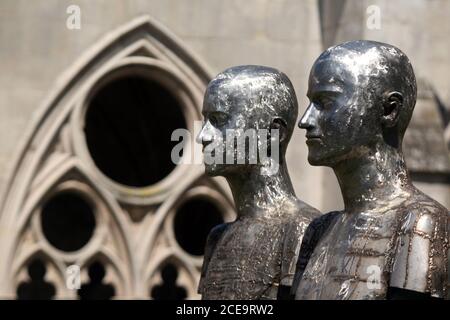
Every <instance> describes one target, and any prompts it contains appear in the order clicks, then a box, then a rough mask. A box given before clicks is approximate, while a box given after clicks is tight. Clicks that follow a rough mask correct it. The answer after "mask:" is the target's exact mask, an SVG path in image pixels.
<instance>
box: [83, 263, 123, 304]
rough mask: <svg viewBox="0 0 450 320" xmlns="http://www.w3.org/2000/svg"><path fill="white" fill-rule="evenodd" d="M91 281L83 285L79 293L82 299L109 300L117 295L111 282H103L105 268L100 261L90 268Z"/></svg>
mask: <svg viewBox="0 0 450 320" xmlns="http://www.w3.org/2000/svg"><path fill="white" fill-rule="evenodd" d="M88 274H89V279H90V281H89V283H86V284H83V285H81V288H80V290H79V291H78V295H79V296H80V299H81V300H109V299H111V298H112V297H114V295H115V291H116V290H115V289H114V287H113V286H112V285H111V284H105V283H103V282H102V281H103V278H104V277H105V274H106V272H105V268H104V267H103V265H102V264H101V263H100V262H94V263H92V264H91V265H90V266H89V268H88Z"/></svg>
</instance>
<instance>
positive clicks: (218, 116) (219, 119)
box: [208, 112, 226, 126]
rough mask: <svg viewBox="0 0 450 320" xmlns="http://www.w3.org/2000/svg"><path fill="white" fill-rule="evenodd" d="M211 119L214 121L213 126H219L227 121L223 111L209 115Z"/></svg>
mask: <svg viewBox="0 0 450 320" xmlns="http://www.w3.org/2000/svg"><path fill="white" fill-rule="evenodd" d="M208 118H209V121H210V122H211V123H212V125H213V126H219V125H222V124H224V123H225V121H226V116H225V114H223V113H220V112H214V113H211V114H210V115H209V117H208Z"/></svg>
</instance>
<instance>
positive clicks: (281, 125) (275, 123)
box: [270, 118, 287, 142]
mask: <svg viewBox="0 0 450 320" xmlns="http://www.w3.org/2000/svg"><path fill="white" fill-rule="evenodd" d="M272 129H278V132H279V137H280V142H283V141H284V140H286V138H287V123H286V121H284V120H283V119H281V118H274V119H273V120H272V123H271V124H270V130H272Z"/></svg>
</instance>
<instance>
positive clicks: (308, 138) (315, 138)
mask: <svg viewBox="0 0 450 320" xmlns="http://www.w3.org/2000/svg"><path fill="white" fill-rule="evenodd" d="M315 142H318V143H321V142H322V137H321V136H318V135H308V134H307V135H306V143H307V144H309V143H315Z"/></svg>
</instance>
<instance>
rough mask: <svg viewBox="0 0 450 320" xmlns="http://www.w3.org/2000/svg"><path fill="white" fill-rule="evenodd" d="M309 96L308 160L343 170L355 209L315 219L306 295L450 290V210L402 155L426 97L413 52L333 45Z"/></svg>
mask: <svg viewBox="0 0 450 320" xmlns="http://www.w3.org/2000/svg"><path fill="white" fill-rule="evenodd" d="M308 97H309V99H310V105H309V106H308V109H307V110H306V112H305V114H304V115H303V117H302V119H301V121H300V123H299V126H300V128H303V129H306V137H307V145H308V149H309V154H308V160H309V162H310V163H311V164H312V165H320V166H329V167H331V168H332V169H333V170H334V172H335V174H336V176H337V179H338V181H339V184H340V187H341V191H342V196H343V198H344V204H345V209H344V210H343V211H342V212H331V213H328V214H326V215H324V216H322V217H320V218H318V219H317V220H315V221H314V222H313V223H312V224H311V225H310V226H309V228H308V231H307V235H305V238H304V242H303V244H302V249H301V253H300V258H299V261H298V266H297V273H296V279H295V284H294V288H293V291H295V293H296V299H385V298H399V297H400V298H401V297H402V296H403V297H407V296H408V295H409V294H411V293H413V294H414V293H417V294H419V293H424V295H423V297H428V296H432V297H441V298H444V297H446V295H447V286H448V250H449V249H448V248H449V246H448V226H449V213H448V211H447V209H446V208H445V207H443V206H441V205H440V204H439V203H437V202H436V201H434V200H432V199H431V198H429V197H428V196H426V195H425V194H423V193H422V192H420V191H419V190H417V189H416V188H415V187H414V186H413V185H412V183H411V180H410V178H409V175H408V171H407V168H406V165H405V161H404V158H403V155H402V148H401V146H402V139H403V135H404V132H405V130H406V128H407V126H408V123H409V120H410V118H411V115H412V112H413V109H414V105H415V101H416V80H415V75H414V72H413V69H412V66H411V64H410V62H409V60H408V58H407V57H406V55H405V54H403V53H402V52H401V51H400V50H399V49H397V48H395V47H393V46H391V45H388V44H384V43H379V42H373V41H351V42H347V43H344V44H341V45H337V46H335V47H331V48H329V49H328V50H326V51H325V52H324V53H322V54H321V55H320V57H319V58H318V59H317V60H316V62H315V63H314V65H313V67H312V70H311V73H310V78H309V88H308Z"/></svg>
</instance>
